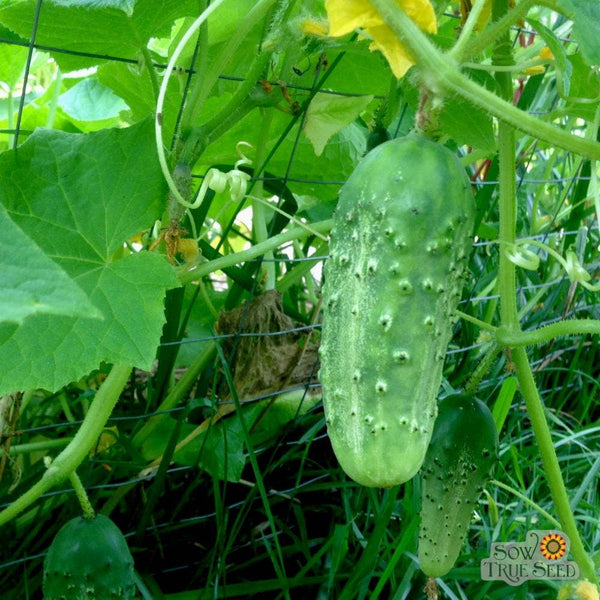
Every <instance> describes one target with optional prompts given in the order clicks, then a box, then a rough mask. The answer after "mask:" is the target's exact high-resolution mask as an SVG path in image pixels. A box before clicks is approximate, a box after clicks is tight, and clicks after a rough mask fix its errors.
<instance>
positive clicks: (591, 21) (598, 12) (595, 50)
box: [559, 0, 600, 65]
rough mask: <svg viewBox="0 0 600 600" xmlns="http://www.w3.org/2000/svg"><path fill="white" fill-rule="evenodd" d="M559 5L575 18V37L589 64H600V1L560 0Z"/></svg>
mask: <svg viewBox="0 0 600 600" xmlns="http://www.w3.org/2000/svg"><path fill="white" fill-rule="evenodd" d="M559 5H560V6H562V8H563V9H564V10H565V12H567V13H568V14H569V15H570V16H571V18H572V19H573V37H574V38H575V39H576V40H577V41H578V42H579V47H580V49H581V53H582V54H583V57H584V58H585V60H586V61H587V63H588V64H589V65H600V44H598V23H600V3H599V2H597V1H596V0H559Z"/></svg>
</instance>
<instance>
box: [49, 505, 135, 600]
mask: <svg viewBox="0 0 600 600" xmlns="http://www.w3.org/2000/svg"><path fill="white" fill-rule="evenodd" d="M43 590H44V600H116V599H121V600H131V599H133V597H134V595H135V583H134V576H133V558H132V556H131V553H130V552H129V548H128V547H127V542H126V540H125V537H124V536H123V534H122V533H121V531H120V529H119V528H118V527H117V526H116V525H115V524H114V523H113V522H112V521H111V520H110V519H109V518H108V517H106V516H104V515H96V517H94V518H93V519H86V518H84V517H76V518H75V519H71V520H70V521H69V522H68V523H66V524H65V525H64V526H63V527H62V528H61V529H60V530H59V532H58V533H57V534H56V536H55V538H54V540H53V541H52V544H51V545H50V548H49V549H48V554H47V556H46V559H45V561H44V581H43Z"/></svg>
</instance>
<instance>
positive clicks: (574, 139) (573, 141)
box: [369, 0, 600, 160]
mask: <svg viewBox="0 0 600 600" xmlns="http://www.w3.org/2000/svg"><path fill="white" fill-rule="evenodd" d="M369 2H370V3H371V4H372V5H373V7H374V8H375V9H376V10H377V11H378V12H379V14H380V15H381V16H382V17H383V19H384V21H385V22H386V24H387V25H388V26H389V27H390V29H391V30H392V31H393V32H394V33H395V34H396V35H397V36H398V38H399V39H400V41H401V42H402V43H403V44H404V46H405V47H406V48H407V50H408V51H409V52H410V54H411V56H412V57H413V59H414V60H415V61H416V63H417V66H418V68H419V70H420V75H421V77H422V80H423V84H424V85H425V87H426V88H427V89H429V90H431V92H432V93H434V94H439V95H443V94H444V93H446V94H455V95H457V96H459V97H460V98H463V99H464V100H466V101H467V102H469V103H471V104H473V105H475V106H478V107H479V108H481V109H483V110H485V111H486V112H488V113H490V114H491V115H493V116H495V117H496V118H497V119H498V120H499V121H502V122H504V123H508V124H509V125H511V126H512V127H514V128H516V129H518V130H519V131H522V132H524V133H526V134H528V135H530V136H532V137H534V138H537V139H540V140H543V141H544V142H547V143H548V144H550V145H551V146H557V147H559V148H563V149H564V150H568V151H569V152H573V153H575V154H580V155H582V156H585V157H586V158H590V159H593V160H600V143H598V142H596V141H593V140H589V139H585V138H582V137H578V136H576V135H571V134H570V133H568V132H566V131H563V130H562V129H559V128H558V127H556V126H554V125H551V124H550V123H546V122H544V121H541V120H539V119H537V118H536V117H533V116H531V115H529V114H527V113H526V112H523V111H522V110H520V109H518V108H516V107H515V106H513V105H512V104H511V103H510V102H507V101H506V100H503V99H502V98H500V97H498V96H497V95H496V94H495V93H493V92H490V91H489V90H487V89H485V88H483V87H482V86H480V85H479V84H477V83H475V82H474V81H472V80H471V79H469V78H468V77H467V76H466V75H464V74H463V73H461V72H460V70H459V69H458V67H457V65H456V64H455V63H454V62H453V61H452V60H451V59H449V58H448V57H446V56H444V55H443V54H442V53H441V52H440V50H439V49H438V48H437V47H435V46H434V45H433V44H432V43H431V42H430V41H429V39H428V37H427V36H426V35H425V34H424V33H423V32H422V31H421V30H420V29H419V27H418V26H417V25H416V24H415V23H413V21H411V19H410V18H409V17H408V16H407V15H406V13H405V12H404V11H403V10H402V9H401V8H400V7H399V6H398V5H397V4H396V2H395V0H369Z"/></svg>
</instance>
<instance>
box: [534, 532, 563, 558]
mask: <svg viewBox="0 0 600 600" xmlns="http://www.w3.org/2000/svg"><path fill="white" fill-rule="evenodd" d="M540 552H541V553H542V556H543V557H544V558H545V559H546V560H558V559H559V558H562V557H563V556H564V555H565V554H566V552H567V542H566V540H565V538H564V537H563V536H562V535H559V534H558V533H549V534H548V535H545V536H544V537H543V538H542V541H541V542H540Z"/></svg>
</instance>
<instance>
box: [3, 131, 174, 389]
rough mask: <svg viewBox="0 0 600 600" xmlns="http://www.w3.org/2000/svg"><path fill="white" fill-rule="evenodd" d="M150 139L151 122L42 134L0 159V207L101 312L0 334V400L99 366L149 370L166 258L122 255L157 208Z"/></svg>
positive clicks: (161, 192)
mask: <svg viewBox="0 0 600 600" xmlns="http://www.w3.org/2000/svg"><path fill="white" fill-rule="evenodd" d="M153 139H154V128H153V123H152V121H151V120H148V121H145V122H143V123H140V124H139V125H135V126H132V127H130V128H129V129H115V130H105V131H101V132H96V133H90V134H68V133H64V132H60V131H50V130H40V131H36V132H35V133H34V134H33V135H32V136H31V137H30V138H29V139H28V140H27V141H26V142H25V143H24V144H23V145H22V146H20V147H19V148H18V149H17V150H16V151H9V152H5V153H3V154H1V155H0V203H1V204H3V205H4V207H5V209H6V210H7V212H8V215H9V216H10V219H11V221H12V222H13V223H14V224H15V226H16V227H17V228H18V230H20V231H22V232H23V234H24V235H26V236H27V237H28V238H29V239H30V240H31V241H32V242H33V243H34V244H35V245H36V246H37V247H38V248H39V249H40V251H41V252H43V253H44V255H45V256H46V257H47V259H48V260H51V261H52V262H53V263H55V264H56V265H57V266H58V267H60V269H61V270H62V271H64V273H65V274H66V275H67V276H68V278H69V279H70V280H71V285H75V286H77V287H78V288H80V289H81V290H82V291H83V293H84V294H85V295H86V296H87V298H88V299H89V301H90V302H91V304H92V305H93V306H94V307H96V309H97V310H98V311H99V312H100V313H101V315H102V319H90V318H83V317H82V316H76V315H59V316H57V315H49V314H37V313H36V314H33V315H30V316H28V317H27V318H26V319H25V320H24V321H23V322H22V324H21V325H20V326H19V327H17V328H14V329H13V330H11V331H9V330H6V329H3V331H2V336H1V337H0V339H2V343H1V345H0V372H2V373H3V377H2V381H1V382H0V393H7V392H12V391H15V390H19V389H23V388H25V387H27V388H30V387H42V388H46V389H49V390H56V389H58V388H60V387H61V386H62V385H65V384H66V383H68V382H69V381H73V380H76V379H79V378H80V377H82V376H83V375H85V374H86V373H88V372H89V371H90V370H92V369H95V368H97V367H98V366H99V364H100V363H101V362H103V361H104V362H123V363H127V364H132V365H135V366H137V367H139V368H142V369H149V368H150V367H151V365H152V361H153V359H154V356H155V351H156V347H157V345H158V342H159V339H160V335H161V330H162V325H163V321H164V315H163V300H164V294H165V291H166V289H168V288H170V287H175V286H176V285H178V281H177V278H176V277H175V274H174V271H173V268H172V267H171V265H170V264H169V263H168V262H167V261H166V260H165V258H164V256H162V255H158V254H153V253H147V252H144V253H137V254H136V253H129V251H128V250H126V249H125V248H124V242H125V241H126V240H127V239H129V238H131V237H132V236H133V235H135V234H136V233H138V232H140V231H141V230H143V229H147V228H148V227H150V226H152V224H153V223H154V221H155V219H156V218H157V217H158V216H159V215H160V214H161V212H162V210H163V206H164V197H165V195H166V186H165V183H164V180H163V178H162V174H161V172H160V169H159V168H158V161H157V159H156V151H155V149H154V141H153ZM13 229H14V228H13ZM11 231H12V230H10V231H9V234H10V232H11ZM19 242H22V239H21V238H19V237H16V236H15V237H9V238H7V240H6V243H7V244H12V245H18V244H19Z"/></svg>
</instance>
